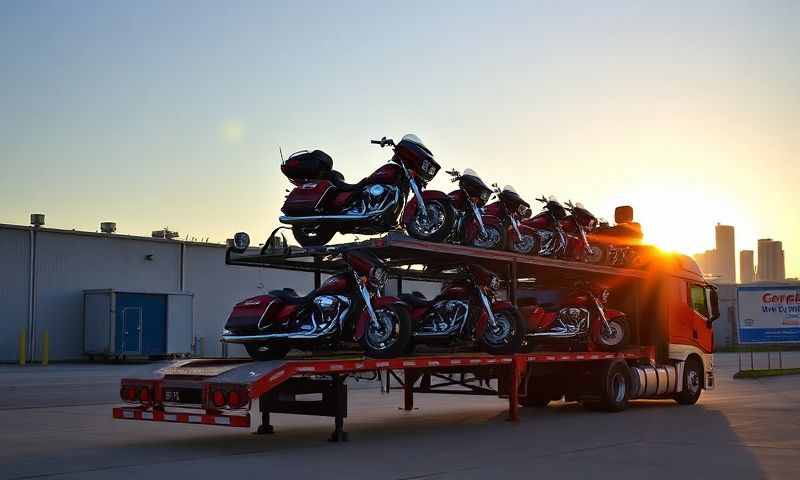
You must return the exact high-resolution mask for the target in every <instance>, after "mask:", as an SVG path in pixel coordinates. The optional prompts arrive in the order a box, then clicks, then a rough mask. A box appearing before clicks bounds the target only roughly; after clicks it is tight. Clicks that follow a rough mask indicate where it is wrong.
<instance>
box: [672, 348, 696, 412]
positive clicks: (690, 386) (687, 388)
mask: <svg viewBox="0 0 800 480" xmlns="http://www.w3.org/2000/svg"><path fill="white" fill-rule="evenodd" d="M702 391H703V364H702V363H700V361H699V360H698V359H697V358H696V357H690V358H689V360H687V361H686V363H685V365H684V366H683V389H682V390H681V391H680V392H678V393H676V394H675V396H674V398H675V401H676V402H678V403H680V404H681V405H694V404H695V403H697V400H698V399H699V398H700V392H702Z"/></svg>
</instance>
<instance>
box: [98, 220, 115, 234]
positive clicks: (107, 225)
mask: <svg viewBox="0 0 800 480" xmlns="http://www.w3.org/2000/svg"><path fill="white" fill-rule="evenodd" d="M100 231H101V232H103V233H114V232H116V231H117V224H116V223H115V222H102V223H101V224H100Z"/></svg>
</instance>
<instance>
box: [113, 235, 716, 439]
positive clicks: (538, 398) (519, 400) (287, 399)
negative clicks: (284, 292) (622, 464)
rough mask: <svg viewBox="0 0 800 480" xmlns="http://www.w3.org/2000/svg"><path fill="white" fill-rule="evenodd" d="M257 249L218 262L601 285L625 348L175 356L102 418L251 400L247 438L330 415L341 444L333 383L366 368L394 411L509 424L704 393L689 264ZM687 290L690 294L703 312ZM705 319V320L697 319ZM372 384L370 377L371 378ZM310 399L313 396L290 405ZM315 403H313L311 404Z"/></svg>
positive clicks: (708, 382)
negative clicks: (625, 326)
mask: <svg viewBox="0 0 800 480" xmlns="http://www.w3.org/2000/svg"><path fill="white" fill-rule="evenodd" d="M268 245H269V243H268V244H267V245H265V247H264V248H262V249H261V251H259V252H258V253H249V252H247V253H237V252H236V251H234V250H233V249H231V248H229V249H228V250H227V251H226V256H225V261H226V263H227V264H229V265H240V266H254V267H266V268H278V269H287V270H299V271H307V272H313V273H314V276H315V284H316V286H319V284H320V282H321V275H322V274H323V273H336V272H338V271H341V269H342V268H344V264H343V263H341V261H340V260H337V259H336V254H337V253H338V252H341V251H343V250H344V249H353V248H358V249H367V250H369V251H371V252H372V253H374V254H375V255H376V256H378V257H379V258H381V259H383V260H384V262H385V263H386V265H387V266H388V267H389V268H390V272H391V276H392V277H393V278H395V279H396V281H397V289H398V293H399V291H401V290H402V281H403V279H417V280H442V279H444V278H446V277H447V274H446V273H442V270H441V269H436V268H434V269H430V268H428V269H419V268H413V266H419V265H425V266H428V267H430V266H436V265H456V264H459V263H466V262H469V263H478V264H481V265H483V266H485V267H486V268H489V269H491V270H493V271H495V272H496V273H497V274H498V275H500V276H502V277H503V278H504V279H505V283H506V286H507V295H508V298H509V300H511V301H512V302H514V303H515V304H516V303H518V302H520V301H521V300H522V298H521V297H524V296H525V292H526V289H525V285H526V284H527V283H530V280H531V279H535V280H536V284H548V283H551V284H552V283H555V282H557V283H559V284H564V283H565V282H570V281H579V280H591V281H598V282H604V283H606V284H611V285H613V288H614V292H615V293H614V294H613V295H612V297H611V302H613V303H615V306H618V307H619V308H620V309H621V310H623V311H625V312H628V314H629V318H630V319H631V320H632V321H631V324H632V331H631V335H630V339H629V345H628V346H627V347H626V348H625V349H624V350H622V351H618V352H601V351H536V350H533V351H530V352H522V353H515V354H509V355H489V354H485V353H424V354H417V355H409V356H403V357H398V358H390V359H374V358H366V357H364V356H362V355H360V354H358V353H349V354H348V353H338V354H335V355H327V356H320V355H316V356H313V355H312V356H289V357H287V358H285V359H282V360H274V361H263V362H256V361H247V360H243V359H240V360H233V359H194V360H183V361H179V362H176V363H174V364H171V365H170V366H167V367H164V368H160V369H158V370H156V371H155V372H153V373H152V374H151V375H149V376H145V377H141V378H124V379H122V381H121V386H120V396H121V398H122V400H123V401H124V402H126V403H127V404H128V405H126V406H122V407H116V408H114V409H113V416H114V418H118V419H128V420H145V421H156V422H177V423H195V424H205V425H220V426H231V427H243V428H248V429H249V428H250V427H251V416H250V409H251V406H252V403H253V402H255V401H257V402H258V405H259V412H260V419H259V420H260V424H259V426H258V429H257V433H272V432H273V428H272V426H271V425H270V414H271V413H284V414H299V415H318V416H328V417H332V418H334V431H333V434H332V435H331V440H333V441H339V440H345V439H346V438H347V436H346V433H345V432H344V418H345V417H346V416H347V385H346V384H345V379H346V378H348V377H350V376H358V375H363V374H367V373H369V372H374V373H376V374H377V373H379V372H380V373H382V374H385V375H383V376H382V378H385V379H386V386H387V388H390V385H391V380H390V379H395V381H396V382H398V383H399V384H400V385H402V388H403V390H404V406H403V408H404V409H405V410H411V409H412V408H413V402H414V393H444V394H466V395H494V396H499V397H501V398H506V399H507V400H508V418H509V420H512V421H518V420H519V408H520V406H539V407H542V406H546V405H547V404H548V403H549V402H550V401H552V400H558V399H562V398H563V399H565V400H567V401H580V402H582V403H583V404H584V405H586V406H587V408H590V409H603V410H608V411H620V410H623V409H625V408H626V407H627V404H628V401H629V400H631V399H637V398H674V399H675V400H677V401H678V402H679V403H685V404H691V403H694V402H696V401H697V398H698V397H699V394H700V391H701V390H702V389H703V388H706V389H710V388H713V362H712V356H711V353H710V352H711V349H712V342H713V338H712V334H711V322H712V321H713V320H714V318H715V316H716V315H718V313H717V311H718V308H717V307H716V304H717V300H716V293H715V290H714V289H713V288H712V287H710V286H709V285H707V284H706V283H705V282H704V281H703V277H702V273H701V272H700V271H699V269H698V268H697V266H696V264H694V262H693V261H691V259H688V257H683V256H678V255H663V256H661V257H659V258H658V259H654V260H653V261H652V262H650V263H649V264H648V265H647V267H646V268H644V269H622V268H617V267H609V266H599V265H589V264H585V263H578V262H570V261H563V260H556V259H550V258H542V257H535V256H525V255H519V254H515V253H511V252H503V251H489V250H482V249H477V248H472V247H464V246H458V245H449V244H439V243H430V242H423V241H419V240H414V239H411V238H409V237H407V236H405V235H402V234H399V233H390V234H388V235H386V236H384V237H381V238H376V239H372V240H368V241H365V242H356V243H350V244H343V245H334V246H326V247H315V248H289V247H285V248H284V250H283V251H281V252H273V251H271V250H270V249H269V248H268ZM697 288H700V289H702V293H703V295H705V296H704V297H703V298H705V307H706V308H705V310H702V308H701V305H700V303H699V302H700V300H701V298H700V295H699V291H698V290H697ZM703 314H705V316H704V315H703ZM376 376H377V375H376ZM312 393H313V394H318V396H317V397H316V399H314V400H306V399H304V398H307V397H302V396H304V395H306V394H312ZM320 395H321V396H320Z"/></svg>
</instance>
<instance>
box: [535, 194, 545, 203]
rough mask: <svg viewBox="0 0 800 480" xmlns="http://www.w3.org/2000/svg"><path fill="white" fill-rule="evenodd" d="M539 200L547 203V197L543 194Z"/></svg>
mask: <svg viewBox="0 0 800 480" xmlns="http://www.w3.org/2000/svg"><path fill="white" fill-rule="evenodd" d="M536 201H537V202H542V203H547V199H546V198H545V197H544V195H542V196H541V197H539V198H537V199H536Z"/></svg>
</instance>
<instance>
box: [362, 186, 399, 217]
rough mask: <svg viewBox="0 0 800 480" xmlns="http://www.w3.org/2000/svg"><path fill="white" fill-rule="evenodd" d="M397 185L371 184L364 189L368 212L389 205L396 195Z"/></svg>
mask: <svg viewBox="0 0 800 480" xmlns="http://www.w3.org/2000/svg"><path fill="white" fill-rule="evenodd" d="M396 191H397V187H394V186H391V185H379V184H375V185H369V186H368V187H366V188H365V189H364V198H365V199H366V206H367V212H374V211H376V210H381V209H383V208H384V207H386V206H387V205H388V203H389V202H390V201H391V200H392V198H393V197H394V193H395V192H396Z"/></svg>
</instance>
